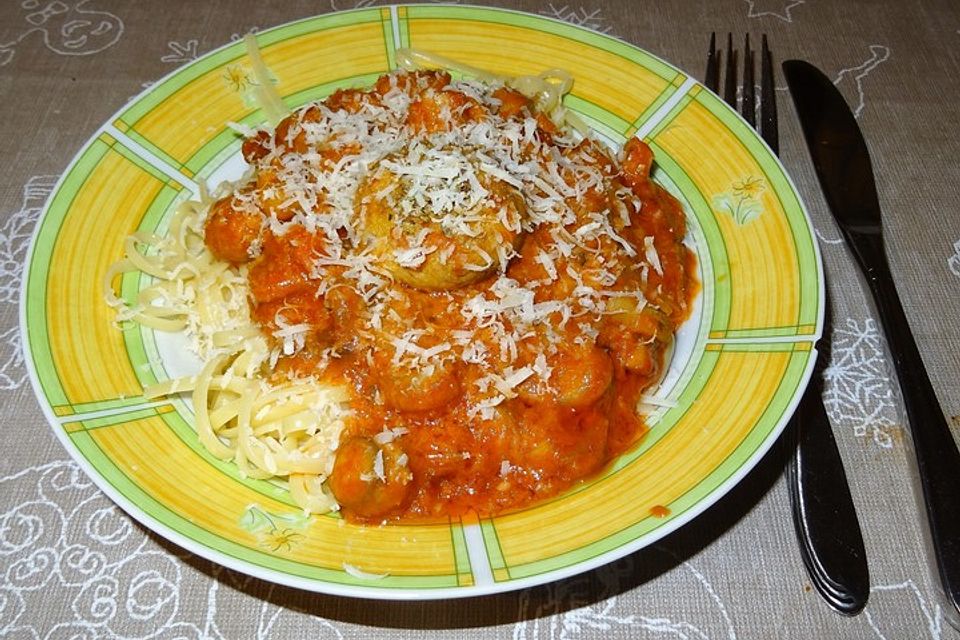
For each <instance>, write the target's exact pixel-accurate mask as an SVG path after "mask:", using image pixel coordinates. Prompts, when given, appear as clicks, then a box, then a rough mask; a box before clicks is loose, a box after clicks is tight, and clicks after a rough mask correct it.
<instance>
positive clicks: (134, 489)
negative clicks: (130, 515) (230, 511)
mask: <svg viewBox="0 0 960 640" xmlns="http://www.w3.org/2000/svg"><path fill="white" fill-rule="evenodd" d="M167 415H169V414H167ZM69 436H70V439H71V441H72V442H73V444H74V446H76V447H77V449H78V450H79V451H80V453H81V454H82V455H83V456H84V458H86V459H87V460H88V461H89V462H90V463H91V464H93V465H94V466H95V467H96V469H97V471H98V472H99V473H100V475H101V477H102V478H103V480H104V481H105V482H107V484H109V485H110V487H112V488H113V489H114V490H115V491H116V492H117V493H119V494H120V495H122V496H123V497H124V498H125V499H126V500H128V501H129V502H131V503H132V504H135V505H137V509H138V510H139V511H140V512H142V513H144V514H145V515H147V516H148V517H150V518H152V519H154V520H155V521H157V522H160V523H163V524H164V525H165V526H167V527H170V528H171V529H173V530H175V531H177V532H178V533H180V534H181V535H183V536H185V537H187V538H189V539H190V540H192V541H194V542H196V543H198V544H200V545H202V546H204V547H206V548H208V549H212V550H214V551H216V552H218V553H221V554H223V555H225V556H228V557H229V558H233V559H235V560H240V561H243V562H246V563H249V564H250V565H253V566H256V567H261V568H265V569H270V570H272V571H277V572H279V573H284V574H287V575H289V576H296V577H300V578H306V579H309V580H317V581H322V582H329V583H332V584H343V585H357V586H366V587H369V586H371V583H370V581H369V580H363V579H359V578H354V577H353V576H351V575H350V574H348V573H346V572H345V571H340V570H333V569H326V568H324V567H318V566H315V565H307V564H302V563H300V562H294V561H291V560H287V559H285V558H282V557H280V556H277V555H272V554H269V553H265V552H263V551H259V550H257V549H253V548H250V547H246V546H243V545H241V544H237V543H236V542H232V541H230V540H227V539H225V538H222V537H220V536H218V535H216V534H213V533H210V532H209V531H206V530H204V529H202V528H200V527H198V526H197V525H195V524H194V523H192V522H190V521H189V520H187V519H185V518H183V517H182V516H180V515H179V514H177V513H175V512H174V511H172V510H170V509H168V508H167V507H166V506H164V505H163V504H161V503H159V502H158V501H157V500H155V499H154V498H153V496H151V495H150V494H148V493H147V492H145V491H144V490H143V489H141V488H140V487H138V486H137V485H136V484H135V483H134V482H133V481H131V479H130V478H129V477H127V475H126V474H125V473H123V471H121V470H120V469H119V468H118V467H117V466H116V465H115V464H114V462H113V461H112V460H111V459H110V458H109V457H108V456H106V455H105V454H104V453H103V451H102V450H101V449H100V447H99V446H98V445H97V443H96V441H95V440H94V439H93V438H92V437H91V435H90V433H89V432H87V431H77V432H75V433H71V434H69ZM375 586H376V587H378V588H384V589H391V588H394V589H437V588H446V587H455V586H457V576H456V575H437V576H387V577H385V578H383V579H380V580H377V581H376V584H375Z"/></svg>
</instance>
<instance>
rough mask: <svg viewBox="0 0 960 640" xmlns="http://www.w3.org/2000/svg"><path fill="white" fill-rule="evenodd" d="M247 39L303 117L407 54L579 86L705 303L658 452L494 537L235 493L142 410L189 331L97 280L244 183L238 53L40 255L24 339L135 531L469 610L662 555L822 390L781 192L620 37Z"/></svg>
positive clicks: (422, 22)
mask: <svg viewBox="0 0 960 640" xmlns="http://www.w3.org/2000/svg"><path fill="white" fill-rule="evenodd" d="M257 40H258V42H259V45H260V47H261V49H262V52H263V58H264V60H265V61H266V63H267V65H268V66H269V67H270V69H271V70H272V72H273V73H274V74H275V76H276V80H277V85H276V86H277V89H278V90H279V91H280V93H281V94H282V95H283V97H284V100H285V101H286V103H287V105H288V106H290V107H295V106H297V105H300V104H303V103H305V102H307V101H311V100H315V99H318V98H322V97H324V96H326V95H328V94H329V93H330V92H332V91H333V90H335V89H337V88H339V87H347V86H365V85H369V84H370V83H371V82H372V81H373V80H374V79H375V78H376V77H377V76H378V75H380V74H382V73H384V72H386V71H389V70H391V69H393V68H394V66H395V52H396V50H397V48H398V47H403V46H413V47H417V48H420V49H425V50H428V51H432V52H436V53H439V54H442V55H444V56H448V57H451V58H455V59H457V60H460V61H463V62H465V63H467V64H470V65H473V66H476V67H481V68H485V69H489V70H491V71H494V72H497V73H501V74H504V75H518V74H526V73H538V72H540V71H542V70H543V69H544V68H547V67H562V68H564V69H567V70H569V71H570V72H571V73H572V74H573V75H574V77H575V85H574V88H573V92H572V94H571V95H569V96H568V97H567V104H568V105H569V106H570V107H571V108H573V109H574V110H576V111H577V112H578V113H580V114H581V115H582V116H583V117H584V118H585V119H586V120H588V121H589V122H590V123H591V124H592V126H594V128H595V129H596V130H597V131H598V132H599V133H600V134H601V135H602V136H603V137H605V138H607V139H609V140H610V141H611V142H612V143H615V144H622V143H623V141H624V140H626V139H627V138H628V137H629V136H641V137H642V138H643V139H644V140H646V141H647V142H648V143H649V144H650V146H651V147H652V148H653V150H654V152H655V154H656V161H657V170H656V174H655V176H656V179H657V180H658V181H660V182H661V183H662V184H663V185H665V186H666V187H667V188H668V189H669V190H671V191H672V192H673V193H674V194H676V195H677V197H679V198H680V200H681V202H682V203H683V205H684V207H685V208H686V210H687V212H688V215H689V219H690V225H689V226H690V243H691V245H693V246H695V247H696V251H697V253H698V255H699V271H700V272H699V276H700V279H701V282H702V283H703V289H702V293H701V294H700V296H699V298H698V299H697V302H696V310H695V313H694V315H693V317H692V319H691V320H690V321H689V322H687V324H686V325H685V326H684V327H683V329H682V330H681V332H680V336H679V339H678V343H677V349H676V350H675V353H674V355H673V358H672V361H671V366H670V371H669V374H668V376H667V379H666V381H665V385H664V389H665V391H666V393H667V396H668V397H669V399H670V400H671V401H672V403H671V404H672V406H670V407H660V408H658V409H657V410H656V411H655V412H654V413H653V414H652V415H651V416H650V419H649V423H650V425H651V427H652V430H651V432H650V434H649V435H648V436H647V438H646V439H645V440H643V441H642V443H641V444H640V445H639V446H638V447H637V448H636V449H635V450H633V451H630V452H628V453H627V454H625V455H623V456H622V457H621V458H619V459H618V460H616V461H615V463H614V464H613V465H612V466H611V467H610V468H609V469H608V470H607V471H606V472H605V473H603V474H602V475H600V476H599V477H596V478H594V479H593V480H592V481H590V482H587V483H585V484H583V485H582V486H578V487H577V488H576V489H575V490H572V491H570V492H569V493H566V494H564V495H561V496H559V497H557V498H556V499H553V500H550V501H548V502H545V503H542V504H538V505H536V506H534V507H531V508H529V509H526V510H524V511H521V512H519V513H512V514H510V515H505V516H502V517H497V518H490V519H481V520H477V519H468V518H465V519H456V520H451V521H450V522H447V523H444V524H440V525H431V526H399V525H388V526H382V527H359V526H352V525H349V524H346V523H345V522H344V521H343V520H342V519H340V518H339V517H337V516H334V515H328V516H319V517H304V516H303V515H302V512H300V511H298V509H297V508H296V507H295V506H294V505H293V503H292V501H291V500H290V498H289V496H288V495H286V493H285V492H284V491H283V490H281V489H280V488H278V487H277V486H275V485H274V484H271V483H269V482H263V481H253V480H249V479H245V478H242V477H240V476H239V475H238V474H237V472H236V469H235V468H234V467H233V466H231V465H230V464H227V463H223V462H221V461H219V460H217V459H215V458H213V457H212V456H211V455H209V454H208V453H207V452H206V451H205V450H204V449H203V448H202V447H201V446H200V444H199V443H198V441H197V438H196V437H195V435H194V432H193V430H192V428H191V426H190V425H191V419H192V414H191V411H190V408H189V406H188V404H187V403H185V402H183V401H181V400H172V401H162V402H146V401H145V400H144V399H143V397H142V395H141V389H142V386H143V385H144V384H149V383H152V382H154V381H155V380H157V379H159V378H166V377H168V376H170V375H175V374H178V373H183V372H186V371H189V370H190V368H191V367H194V366H196V363H192V362H190V361H189V359H185V358H184V357H183V356H182V349H180V348H179V345H178V340H177V337H176V336H173V337H171V336H166V335H154V333H153V332H151V331H146V330H143V329H140V328H133V329H128V330H125V331H122V332H121V331H119V330H117V328H116V327H115V326H114V325H113V314H112V312H111V311H110V310H109V309H108V308H107V306H106V305H105V304H104V303H103V284H102V280H103V274H104V272H105V271H106V270H107V267H108V266H109V265H110V264H111V263H112V262H114V261H116V260H117V259H118V258H119V257H120V256H121V254H122V248H121V245H122V242H123V239H124V238H125V237H126V236H127V235H128V234H130V233H131V232H133V231H135V230H138V229H139V230H148V231H160V232H162V231H163V229H164V228H165V225H166V224H167V221H168V219H169V217H170V215H171V213H172V211H173V209H174V207H175V206H176V204H177V203H178V202H180V201H181V200H183V199H185V198H187V197H190V196H191V195H193V194H195V193H196V192H197V184H198V183H199V182H201V181H204V180H206V181H208V182H211V183H215V182H217V181H218V180H220V179H223V178H228V177H231V178H236V177H238V175H239V173H240V172H241V171H242V169H243V164H242V161H241V159H240V153H239V152H240V140H239V139H238V138H237V136H236V135H235V134H234V133H233V131H232V130H230V129H229V128H228V127H227V126H226V123H227V122H230V121H232V122H239V123H245V124H250V125H255V124H257V123H259V122H261V120H262V119H263V118H262V114H261V113H260V112H259V111H258V110H257V109H256V108H255V107H254V106H252V103H250V102H249V101H248V100H247V99H246V93H247V90H248V89H249V86H250V82H251V80H250V69H249V66H248V61H247V59H246V56H245V53H244V48H243V45H242V43H233V44H230V45H228V46H225V47H223V48H221V49H218V50H216V51H214V52H212V53H210V54H208V55H206V56H204V57H202V58H200V59H198V60H196V61H194V62H192V63H190V64H189V65H187V66H186V67H184V68H182V69H180V70H178V71H176V72H174V73H172V74H171V75H169V76H167V77H166V78H164V79H162V80H161V81H159V82H157V83H156V84H155V85H153V86H152V87H151V88H150V89H148V90H147V91H145V92H144V93H143V94H142V95H140V96H139V97H138V98H136V99H135V100H133V101H131V102H130V103H128V104H127V105H126V106H125V107H124V108H123V109H122V110H121V111H120V112H118V113H117V114H116V116H115V117H114V118H113V119H112V120H111V121H110V122H108V123H107V124H105V125H104V126H103V127H101V128H100V130H99V131H98V132H97V133H96V135H95V136H94V137H93V138H92V139H91V140H90V141H89V142H88V143H87V144H86V145H85V146H84V147H83V149H82V150H81V151H80V153H79V154H78V155H77V157H76V158H75V159H74V161H73V163H72V164H71V165H70V167H69V169H68V170H67V171H66V173H65V174H64V176H63V178H62V179H61V180H60V183H59V185H58V186H57V188H56V189H55V191H54V193H53V195H52V197H51V198H50V201H49V203H48V204H47V208H46V211H45V212H44V215H43V217H42V220H41V222H40V224H39V226H38V229H37V232H36V235H35V237H34V241H33V246H32V249H31V252H30V257H29V264H28V270H27V277H26V278H25V284H24V295H23V306H22V330H23V335H24V345H25V350H26V361H27V363H28V366H29V369H30V375H31V379H32V381H33V384H34V387H35V390H36V393H37V395H38V397H39V399H40V403H41V405H42V406H43V408H44V410H45V411H46V414H47V416H48V417H49V420H50V423H51V424H52V425H53V428H54V430H55V431H56V433H57V435H58V437H59V438H60V439H61V441H62V442H63V443H64V445H65V446H66V448H67V449H68V450H69V451H70V453H71V455H73V456H74V458H76V460H77V461H78V463H79V464H80V465H81V466H82V467H83V469H84V470H85V471H86V472H87V473H89V474H90V476H91V477H92V478H93V479H94V481H96V483H97V484H98V485H99V486H100V487H101V488H102V489H103V490H104V491H105V492H106V493H107V494H108V495H109V496H110V497H111V498H113V500H115V501H116V502H117V503H118V504H119V505H120V506H122V507H123V508H124V509H125V510H126V511H128V512H129V513H130V514H131V515H132V516H133V517H135V518H136V519H137V520H139V521H141V522H142V523H144V524H145V525H146V526H148V527H150V528H151V529H153V530H154V531H156V532H158V533H159V534H161V535H163V536H165V537H166V538H169V539H170V540H172V541H174V542H176V543H177V544H179V545H181V546H183V547H185V548H186V549H189V550H190V551H192V552H194V553H196V554H198V555H201V556H204V557H207V558H209V559H212V560H214V561H216V562H218V563H221V564H223V565H226V566H228V567H230V568H233V569H236V570H239V571H242V572H245V573H248V574H251V575H254V576H257V577H260V578H264V579H266V580H271V581H274V582H278V583H283V584H287V585H292V586H296V587H301V588H304V589H310V590H315V591H322V592H327V593H334V594H343V595H350V596H363V597H372V598H394V599H422V598H449V597H456V596H467V595H479V594H485V593H493V592H499V591H505V590H509V589H516V588H520V587H526V586H530V585H534V584H538V583H543V582H547V581H550V580H555V579H558V578H562V577H564V576H568V575H571V574H574V573H577V572H581V571H585V570H587V569H590V568H593V567H597V566H599V565H602V564H603V563H606V562H609V561H611V560H613V559H615V558H618V557H620V556H623V555H626V554H628V553H630V552H633V551H636V550H638V549H641V548H643V547H644V546H646V545H649V544H650V543H651V542H653V541H655V540H657V539H658V538H661V537H662V536H664V535H665V534H667V533H669V532H670V531H673V530H674V529H676V528H677V527H679V526H680V525H682V524H684V523H686V522H688V521H690V520H691V519H692V518H694V516H696V515H697V514H698V513H700V512H702V511H703V510H704V509H706V508H707V507H709V506H710V505H711V504H713V503H714V502H715V501H716V500H717V499H718V498H719V497H720V496H722V495H723V494H724V493H725V492H726V491H727V490H729V489H730V488H731V487H732V486H733V485H734V484H735V483H736V482H738V481H739V480H740V479H742V478H743V477H744V476H745V475H746V474H747V472H748V471H749V470H750V469H751V468H752V467H753V465H754V464H755V463H756V462H757V460H758V459H759V458H760V457H761V456H762V455H763V453H764V452H765V451H766V450H767V449H768V448H769V447H770V445H771V443H772V442H773V441H774V439H775V438H776V437H777V435H778V434H779V433H780V431H781V430H782V428H783V426H784V424H785V422H786V421H787V419H788V418H789V416H790V414H791V412H792V411H793V408H794V405H795V403H796V401H797V399H798V397H799V395H800V394H801V392H802V391H803V388H804V386H805V384H806V381H807V379H808V377H809V375H810V371H811V368H812V364H813V361H814V356H815V351H814V346H815V342H816V340H817V338H818V336H819V333H820V328H821V318H822V309H823V281H822V272H821V266H820V260H819V255H818V253H817V247H816V243H815V241H814V239H813V236H812V232H811V226H810V222H809V220H808V218H807V216H806V214H805V212H804V209H803V206H802V204H801V202H800V200H799V198H798V197H797V193H796V191H795V189H794V187H793V185H792V184H791V182H790V179H789V178H788V177H787V175H786V174H785V173H784V171H783V168H782V167H781V166H780V164H779V163H778V162H777V160H776V159H775V158H774V156H773V155H772V154H771V153H770V151H769V150H768V148H767V147H766V146H765V145H764V144H763V142H761V141H760V140H759V139H758V138H757V136H756V135H755V134H754V132H753V131H752V130H751V129H750V128H749V127H748V126H747V125H746V124H745V123H744V122H743V121H742V120H741V119H740V118H739V117H738V116H737V115H736V114H735V113H734V112H733V111H731V110H730V109H729V108H727V106H726V105H724V104H723V103H722V102H721V101H720V100H718V99H717V97H716V96H715V95H713V94H712V93H710V92H709V91H706V90H704V88H703V87H702V86H700V85H699V84H698V83H697V82H695V81H694V80H693V78H691V77H689V76H688V75H686V74H684V73H683V72H681V71H679V70H677V69H675V68H674V67H672V66H670V65H669V64H666V63H665V62H663V61H661V60H659V59H657V58H655V57H653V56H651V55H650V54H648V53H646V52H644V51H642V50H640V49H638V48H636V47H634V46H631V45H629V44H626V43H624V42H621V41H619V40H615V39H613V38H610V37H607V36H603V35H600V34H597V33H594V32H591V31H588V30H585V29H581V28H578V27H575V26H571V25H569V24H566V23H563V22H558V21H554V20H550V19H547V18H543V17H538V16H532V15H526V14H521V13H514V12H508V11H502V10H497V9H482V8H471V7H460V6H447V7H440V6H397V7H389V8H371V9H362V10H357V11H350V12H345V13H336V14H331V15H325V16H320V17H317V18H311V19H308V20H303V21H300V22H295V23H292V24H287V25H284V26H281V27H277V28H275V29H270V30H267V31H263V32H261V33H259V34H257ZM145 283H146V278H145V277H141V276H137V275H133V274H130V275H128V276H126V277H125V278H124V279H123V281H122V291H123V293H124V295H126V296H132V295H133V294H134V293H135V292H136V291H137V290H138V289H139V288H140V287H142V286H143V285H144V284H145ZM692 526H696V525H695V524H694V525H692ZM357 570H359V572H358V571H357ZM360 572H362V573H360ZM365 574H370V575H365Z"/></svg>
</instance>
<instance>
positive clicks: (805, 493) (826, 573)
mask: <svg viewBox="0 0 960 640" xmlns="http://www.w3.org/2000/svg"><path fill="white" fill-rule="evenodd" d="M820 373H821V370H820V368H819V367H817V369H816V370H815V371H814V377H813V379H811V381H810V385H809V386H808V387H807V390H806V391H805V392H804V395H803V398H802V399H801V401H800V405H799V406H798V407H797V412H796V413H795V414H794V418H793V425H792V426H793V428H794V433H795V434H796V440H797V448H796V452H795V454H794V456H793V457H792V458H791V459H790V466H789V469H788V473H789V474H790V476H789V480H790V482H789V485H790V502H791V504H792V507H793V514H794V518H793V525H794V528H795V529H796V532H797V540H799V542H800V552H801V557H802V558H803V563H804V565H806V567H807V572H808V573H809V574H810V577H811V579H812V580H813V583H814V586H815V587H816V588H817V591H818V592H820V594H821V595H822V596H823V598H824V599H825V600H826V601H827V603H828V604H830V606H832V607H833V608H834V609H836V610H837V611H839V612H840V613H843V614H845V615H850V616H853V615H856V614H858V613H860V611H862V610H863V608H864V607H865V606H866V604H867V599H868V598H869V597H870V573H869V570H868V568H867V554H866V551H865V549H864V546H863V535H862V534H861V532H860V523H859V521H858V520H857V512H856V509H855V507H854V504H853V498H852V497H851V495H850V487H849V485H848V484H847V476H846V473H844V470H843V460H842V459H841V458H840V452H839V451H838V450H837V443H836V440H835V439H834V437H833V430H832V429H831V427H830V419H829V418H828V417H827V412H826V410H825V409H824V407H823V378H822V377H821V375H820Z"/></svg>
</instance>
